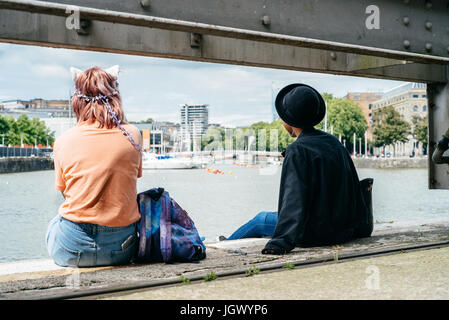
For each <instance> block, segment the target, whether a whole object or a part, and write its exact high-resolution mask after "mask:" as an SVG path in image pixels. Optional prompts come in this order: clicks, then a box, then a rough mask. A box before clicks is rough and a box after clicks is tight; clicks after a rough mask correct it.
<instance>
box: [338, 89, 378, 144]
mask: <svg viewBox="0 0 449 320" xmlns="http://www.w3.org/2000/svg"><path fill="white" fill-rule="evenodd" d="M382 96H383V93H382V92H348V94H347V95H346V99H347V100H350V101H353V102H356V103H358V105H359V106H360V108H361V109H362V111H363V114H364V115H365V120H366V123H367V124H368V131H367V135H368V139H370V140H371V139H372V129H371V127H372V124H373V110H372V109H373V104H374V102H375V101H377V100H380V99H382Z"/></svg>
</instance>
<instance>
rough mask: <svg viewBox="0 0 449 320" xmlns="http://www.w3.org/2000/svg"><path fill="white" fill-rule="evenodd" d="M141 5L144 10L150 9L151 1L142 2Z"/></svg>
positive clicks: (144, 0) (141, 0)
mask: <svg viewBox="0 0 449 320" xmlns="http://www.w3.org/2000/svg"><path fill="white" fill-rule="evenodd" d="M140 5H141V6H142V7H143V8H149V7H150V0H140Z"/></svg>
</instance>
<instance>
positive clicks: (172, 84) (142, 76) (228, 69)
mask: <svg viewBox="0 0 449 320" xmlns="http://www.w3.org/2000/svg"><path fill="white" fill-rule="evenodd" d="M115 64H118V65H120V68H121V70H122V72H121V73H120V75H119V84H120V91H121V94H122V100H123V104H124V109H125V112H126V114H127V117H128V119H129V120H136V121H137V120H141V119H146V118H153V119H157V120H168V121H176V122H177V121H179V108H180V105H182V104H185V103H200V104H208V105H209V117H210V122H214V123H215V122H219V123H223V124H227V125H232V126H240V125H249V124H251V123H253V122H257V121H270V120H271V118H272V115H271V107H272V106H271V99H272V85H273V84H274V85H279V86H284V85H287V84H289V83H294V82H302V83H306V84H309V85H311V86H313V87H315V88H316V89H317V90H318V91H320V92H329V93H332V94H334V95H335V96H344V95H345V94H346V93H347V92H348V91H367V90H368V88H369V89H373V88H375V90H376V91H382V90H385V89H388V88H391V87H394V86H396V85H397V84H398V82H396V81H385V80H375V79H366V78H355V77H345V76H336V75H325V74H317V73H305V72H297V71H288V70H275V69H265V68H256V67H246V66H234V65H222V64H215V63H201V62H191V61H184V60H173V59H163V58H152V57H140V56H127V55H122V54H111V53H102V52H91V51H78V50H68V49H54V48H44V47H33V46H22V45H12V44H1V43H0V88H1V89H2V91H1V92H0V98H1V97H7V98H6V99H16V98H19V99H31V98H36V97H41V98H44V99H61V98H68V97H69V92H70V91H72V92H73V81H72V79H71V77H70V73H69V68H70V67H71V66H75V67H77V68H80V69H83V70H84V69H86V68H88V67H92V66H95V65H98V66H100V67H103V68H106V67H110V66H112V65H115ZM1 99H3V98H1Z"/></svg>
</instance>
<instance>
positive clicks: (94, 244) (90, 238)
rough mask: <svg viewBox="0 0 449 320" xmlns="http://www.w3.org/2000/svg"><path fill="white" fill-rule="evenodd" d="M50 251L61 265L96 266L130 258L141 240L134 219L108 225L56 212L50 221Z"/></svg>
mask: <svg viewBox="0 0 449 320" xmlns="http://www.w3.org/2000/svg"><path fill="white" fill-rule="evenodd" d="M46 242H47V250H48V254H49V255H50V256H51V257H52V258H53V260H54V261H55V263H56V264H57V265H59V266H62V267H96V266H111V265H121V264H127V263H129V262H131V260H132V258H133V257H134V256H135V253H136V250H137V246H138V241H137V228H136V224H135V223H133V224H131V225H129V226H125V227H106V226H100V225H96V224H91V223H76V222H73V221H70V220H67V219H64V218H63V217H61V216H59V215H57V216H56V217H54V218H53V219H52V220H51V221H50V224H49V225H48V229H47V234H46Z"/></svg>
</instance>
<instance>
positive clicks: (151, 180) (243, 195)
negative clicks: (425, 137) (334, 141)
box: [0, 164, 449, 262]
mask: <svg viewBox="0 0 449 320" xmlns="http://www.w3.org/2000/svg"><path fill="white" fill-rule="evenodd" d="M211 168H213V169H219V170H221V171H223V172H224V174H213V173H209V172H207V171H205V170H201V169H193V170H161V171H149V170H146V171H144V175H143V177H142V178H141V179H139V180H138V192H141V191H145V190H146V189H149V188H152V187H164V188H165V189H166V190H167V191H169V193H170V195H171V196H172V197H173V198H174V199H176V201H177V202H178V203H179V204H180V205H181V206H182V207H183V208H184V209H185V210H186V211H187V212H188V213H189V215H190V216H191V217H192V219H193V220H194V221H195V225H196V227H197V228H198V231H199V233H200V235H201V236H203V237H205V238H206V241H214V240H215V239H216V237H217V236H218V235H225V236H228V235H229V234H231V233H232V232H233V231H234V230H235V229H236V228H237V227H239V226H240V225H241V224H243V223H245V222H247V221H248V220H249V219H251V218H252V217H253V216H254V215H255V214H257V213H258V212H260V211H276V208H277V200H278V194H279V181H280V168H281V167H276V168H277V170H276V172H267V171H263V170H262V171H261V170H260V169H256V168H248V167H239V166H235V165H231V164H229V165H224V164H222V165H218V164H217V165H213V166H211ZM358 172H359V177H360V179H363V178H367V177H372V178H374V189H373V203H374V215H375V216H374V219H375V220H376V222H377V224H376V226H378V225H382V224H398V223H402V222H406V221H408V222H409V221H421V222H422V221H425V220H426V221H427V220H433V219H444V218H447V219H449V190H448V191H446V190H428V189H427V169H358ZM231 173H232V174H231ZM62 202H63V197H62V195H61V194H60V193H59V192H58V191H56V190H55V189H54V173H53V171H37V172H27V173H14V174H2V175H0V203H1V205H0V243H1V245H0V262H9V261H17V260H25V259H36V258H48V254H47V251H46V247H45V239H44V238H45V232H46V228H47V224H48V222H49V221H50V220H51V219H52V218H53V217H54V216H55V215H56V214H57V210H58V207H59V206H60V204H61V203H62Z"/></svg>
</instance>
